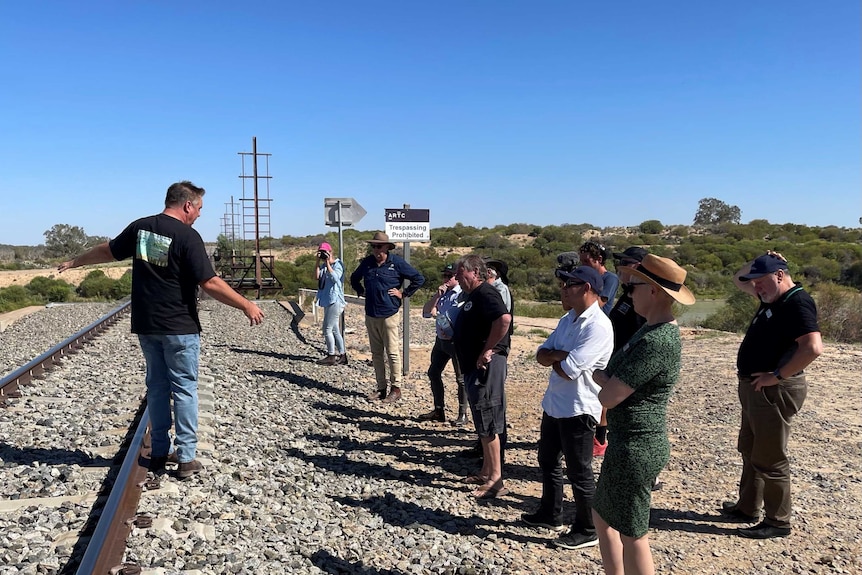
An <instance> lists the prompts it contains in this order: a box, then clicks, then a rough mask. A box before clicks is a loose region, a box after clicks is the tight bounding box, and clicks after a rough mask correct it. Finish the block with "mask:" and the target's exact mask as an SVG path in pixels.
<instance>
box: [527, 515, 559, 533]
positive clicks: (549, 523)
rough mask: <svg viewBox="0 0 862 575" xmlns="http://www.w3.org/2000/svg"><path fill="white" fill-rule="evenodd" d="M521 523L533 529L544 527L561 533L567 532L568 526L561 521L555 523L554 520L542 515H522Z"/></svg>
mask: <svg viewBox="0 0 862 575" xmlns="http://www.w3.org/2000/svg"><path fill="white" fill-rule="evenodd" d="M521 521H523V522H524V523H526V524H527V525H530V526H532V527H544V528H545V529H550V530H551V531H557V532H559V531H565V530H566V526H565V525H563V524H562V523H561V522H560V521H559V520H557V521H554V520H553V519H549V518H548V516H547V515H544V514H542V513H524V514H523V515H521Z"/></svg>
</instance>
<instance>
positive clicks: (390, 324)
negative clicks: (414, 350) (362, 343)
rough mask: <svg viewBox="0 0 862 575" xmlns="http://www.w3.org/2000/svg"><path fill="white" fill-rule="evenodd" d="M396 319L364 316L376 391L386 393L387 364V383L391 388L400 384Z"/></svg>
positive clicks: (399, 358)
mask: <svg viewBox="0 0 862 575" xmlns="http://www.w3.org/2000/svg"><path fill="white" fill-rule="evenodd" d="M398 318H399V315H398V314H397V313H396V314H393V315H390V316H389V317H371V316H365V329H367V330H368V344H369V345H370V347H371V361H372V362H373V363H374V377H375V379H376V380H377V389H378V390H381V391H386V384H387V379H386V364H387V363H388V364H389V379H388V382H389V383H391V384H392V387H400V386H399V383H401V350H400V349H399V342H398Z"/></svg>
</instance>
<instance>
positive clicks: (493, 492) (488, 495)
mask: <svg viewBox="0 0 862 575" xmlns="http://www.w3.org/2000/svg"><path fill="white" fill-rule="evenodd" d="M508 493H509V490H508V489H506V488H505V487H500V488H499V489H494V488H493V487H492V488H490V489H477V490H476V491H474V492H473V493H471V495H472V496H473V498H474V499H476V500H482V499H496V498H497V497H502V496H503V495H507V494H508Z"/></svg>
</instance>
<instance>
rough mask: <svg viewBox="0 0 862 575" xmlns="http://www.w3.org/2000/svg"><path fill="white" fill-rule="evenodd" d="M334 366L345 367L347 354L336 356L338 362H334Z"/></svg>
mask: <svg viewBox="0 0 862 575" xmlns="http://www.w3.org/2000/svg"><path fill="white" fill-rule="evenodd" d="M335 364H336V365H347V353H342V354H341V355H339V356H338V361H337V362H335Z"/></svg>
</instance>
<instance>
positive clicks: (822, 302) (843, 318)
mask: <svg viewBox="0 0 862 575" xmlns="http://www.w3.org/2000/svg"><path fill="white" fill-rule="evenodd" d="M813 296H814V301H815V302H816V303H817V322H818V323H819V324H820V332H821V334H823V337H824V338H826V339H831V340H834V341H842V342H857V343H858V342H862V294H860V293H859V291H858V290H855V289H853V288H848V287H845V286H840V285H836V284H833V283H822V284H819V285H818V286H817V290H816V291H815V292H814V294H813Z"/></svg>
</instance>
